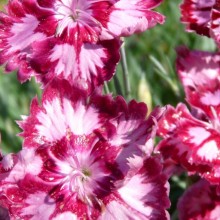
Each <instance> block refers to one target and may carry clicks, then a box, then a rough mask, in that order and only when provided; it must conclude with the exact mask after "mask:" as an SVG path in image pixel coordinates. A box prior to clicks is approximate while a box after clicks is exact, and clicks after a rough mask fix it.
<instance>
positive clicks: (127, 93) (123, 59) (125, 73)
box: [120, 45, 131, 99]
mask: <svg viewBox="0 0 220 220" xmlns="http://www.w3.org/2000/svg"><path fill="white" fill-rule="evenodd" d="M120 51H121V65H122V72H123V79H124V88H125V97H126V98H127V99H130V96H131V85H130V81H129V73H128V65H127V59H126V52H125V46H124V45H122V47H121V49H120Z"/></svg>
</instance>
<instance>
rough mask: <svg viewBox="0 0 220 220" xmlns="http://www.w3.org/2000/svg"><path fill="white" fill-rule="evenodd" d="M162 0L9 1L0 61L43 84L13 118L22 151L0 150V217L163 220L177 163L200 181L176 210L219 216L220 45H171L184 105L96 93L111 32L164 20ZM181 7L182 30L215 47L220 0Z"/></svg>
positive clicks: (107, 63) (108, 62)
mask: <svg viewBox="0 0 220 220" xmlns="http://www.w3.org/2000/svg"><path fill="white" fill-rule="evenodd" d="M161 1H162V0H105V1H104V0H10V1H9V3H8V5H7V6H6V11H5V12H1V13H0V22H1V24H0V48H1V50H0V64H4V65H5V70H6V71H9V72H10V71H12V70H18V79H19V81H20V82H24V81H26V80H27V79H30V77H32V76H34V77H35V78H36V80H37V82H39V83H40V84H41V88H42V89H43V95H42V101H41V103H39V102H38V100H37V98H34V99H33V101H32V104H31V108H30V115H29V116H23V118H22V121H19V122H18V124H19V126H20V127H21V129H22V130H23V131H22V133H21V134H20V136H22V137H23V139H24V141H23V145H22V149H21V151H20V152H18V153H11V154H8V155H3V154H2V153H0V219H4V220H7V219H11V220H18V219H21V220H29V219H31V220H38V219H41V220H62V219H66V220H70V219H71V220H72V219H107V220H118V219H121V220H127V219H134V220H139V219H152V220H166V219H169V214H168V212H167V211H166V209H167V208H169V206H170V201H169V198H168V194H169V186H168V181H167V180H168V178H169V177H170V176H172V175H173V174H175V173H179V172H180V171H183V170H186V171H187V172H188V174H189V175H192V174H194V175H195V174H196V175H199V180H198V181H197V182H196V183H195V184H193V185H192V186H191V187H190V188H189V189H187V190H186V192H185V193H184V195H183V196H182V197H181V198H180V200H179V202H178V211H179V218H180V219H181V220H198V219H201V220H202V219H206V220H210V219H212V220H219V219H220V217H219V216H220V135H219V132H220V75H219V73H220V53H211V52H204V51H190V50H189V49H187V48H186V47H180V48H178V49H177V54H178V58H177V63H176V67H177V73H178V75H179V78H180V80H181V82H182V84H183V87H184V91H185V94H186V101H187V102H188V104H189V106H190V110H189V109H188V108H187V106H186V105H185V104H184V103H179V104H178V105H177V107H176V108H174V107H172V106H170V105H168V106H167V107H166V108H159V107H157V108H155V109H154V110H153V111H152V112H151V113H149V112H148V110H147V106H146V105H145V104H144V103H137V102H136V101H134V100H132V101H130V102H129V103H126V101H125V100H124V98H123V97H121V96H117V97H115V98H113V97H112V95H110V94H107V95H102V87H103V83H104V82H105V81H106V80H109V79H111V78H112V76H113V75H114V73H115V68H116V65H117V63H118V62H119V60H120V47H121V45H122V41H121V37H126V36H130V35H132V34H135V33H139V32H143V31H145V30H147V29H149V28H151V27H153V26H155V25H156V24H158V23H161V24H162V23H163V22H164V17H163V16H162V15H161V14H159V13H157V12H154V11H152V9H154V8H155V7H157V6H158V5H159V4H160V3H161ZM180 8H181V21H182V22H183V23H186V25H187V30H188V31H195V32H196V33H198V34H201V35H205V36H207V37H211V38H213V39H214V40H215V41H216V43H217V46H220V31H219V27H220V26H219V17H220V1H218V0H184V1H183V3H182V4H181V6H180ZM147 114H149V116H148V118H147V117H146V115H147ZM156 134H157V135H158V136H159V137H161V138H162V140H161V141H160V142H159V144H158V145H157V146H156V147H155V148H154V141H153V139H154V137H155V135H156ZM180 167H181V169H180Z"/></svg>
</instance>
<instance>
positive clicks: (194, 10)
mask: <svg viewBox="0 0 220 220" xmlns="http://www.w3.org/2000/svg"><path fill="white" fill-rule="evenodd" d="M215 2H216V0H184V1H183V3H182V4H181V5H180V9H181V22H182V23H184V24H186V30H187V31H189V32H191V31H195V32H196V33H197V34H201V35H206V36H210V25H211V12H212V8H213V6H214V4H215Z"/></svg>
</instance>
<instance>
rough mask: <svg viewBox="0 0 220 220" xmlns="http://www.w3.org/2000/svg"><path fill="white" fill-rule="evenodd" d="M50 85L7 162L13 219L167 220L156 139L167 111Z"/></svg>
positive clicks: (0, 178)
mask: <svg viewBox="0 0 220 220" xmlns="http://www.w3.org/2000/svg"><path fill="white" fill-rule="evenodd" d="M146 113H147V107H146V105H145V104H143V103H137V102H136V101H134V100H133V101H131V102H129V103H128V104H126V102H125V100H124V99H123V98H122V97H117V98H116V99H113V98H112V97H111V95H107V96H102V95H100V94H99V93H96V94H94V95H93V96H91V97H90V98H88V97H87V96H86V94H85V92H84V91H83V92H82V91H80V90H78V89H74V88H73V87H71V85H70V84H69V83H68V82H67V81H53V82H52V83H51V84H50V85H49V86H48V87H47V88H46V90H45V91H44V93H43V98H42V105H39V104H38V102H37V99H34V100H33V102H32V105H31V113H30V116H27V117H25V116H24V117H23V121H21V122H19V124H20V126H21V128H22V129H23V132H22V134H21V135H22V136H23V137H24V139H25V140H24V144H23V149H22V150H21V151H20V152H19V153H17V154H9V155H6V156H3V158H2V163H1V165H0V168H1V174H0V195H1V200H0V201H1V202H0V205H1V206H3V207H5V208H7V209H8V210H9V214H10V217H11V218H12V219H17V218H21V219H24V220H26V219H33V220H34V219H45V220H47V219H49V220H52V219H53V220H58V219H59V220H60V219H115V220H116V219H155V220H156V219H162V220H163V219H167V218H168V215H167V212H166V210H165V209H166V208H167V207H169V200H168V196H167V193H168V189H167V178H166V176H165V175H164V174H163V173H162V166H161V164H160V158H159V157H152V156H151V153H152V150H153V149H152V146H153V145H152V138H153V136H154V134H155V128H156V124H157V121H158V120H159V118H160V117H161V114H162V113H163V109H160V108H157V109H155V111H153V112H152V113H151V115H150V116H149V118H148V119H146Z"/></svg>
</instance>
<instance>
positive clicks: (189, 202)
mask: <svg viewBox="0 0 220 220" xmlns="http://www.w3.org/2000/svg"><path fill="white" fill-rule="evenodd" d="M178 211H179V219H180V220H189V219H190V220H193V219H198V220H202V219H212V220H218V219H219V211H220V197H219V195H217V193H216V189H215V187H213V186H211V185H210V184H209V183H208V182H207V181H205V180H199V181H198V182H197V183H195V184H193V185H192V186H191V187H190V188H189V189H187V190H186V191H185V192H184V194H183V196H182V197H181V198H180V200H179V202H178Z"/></svg>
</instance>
